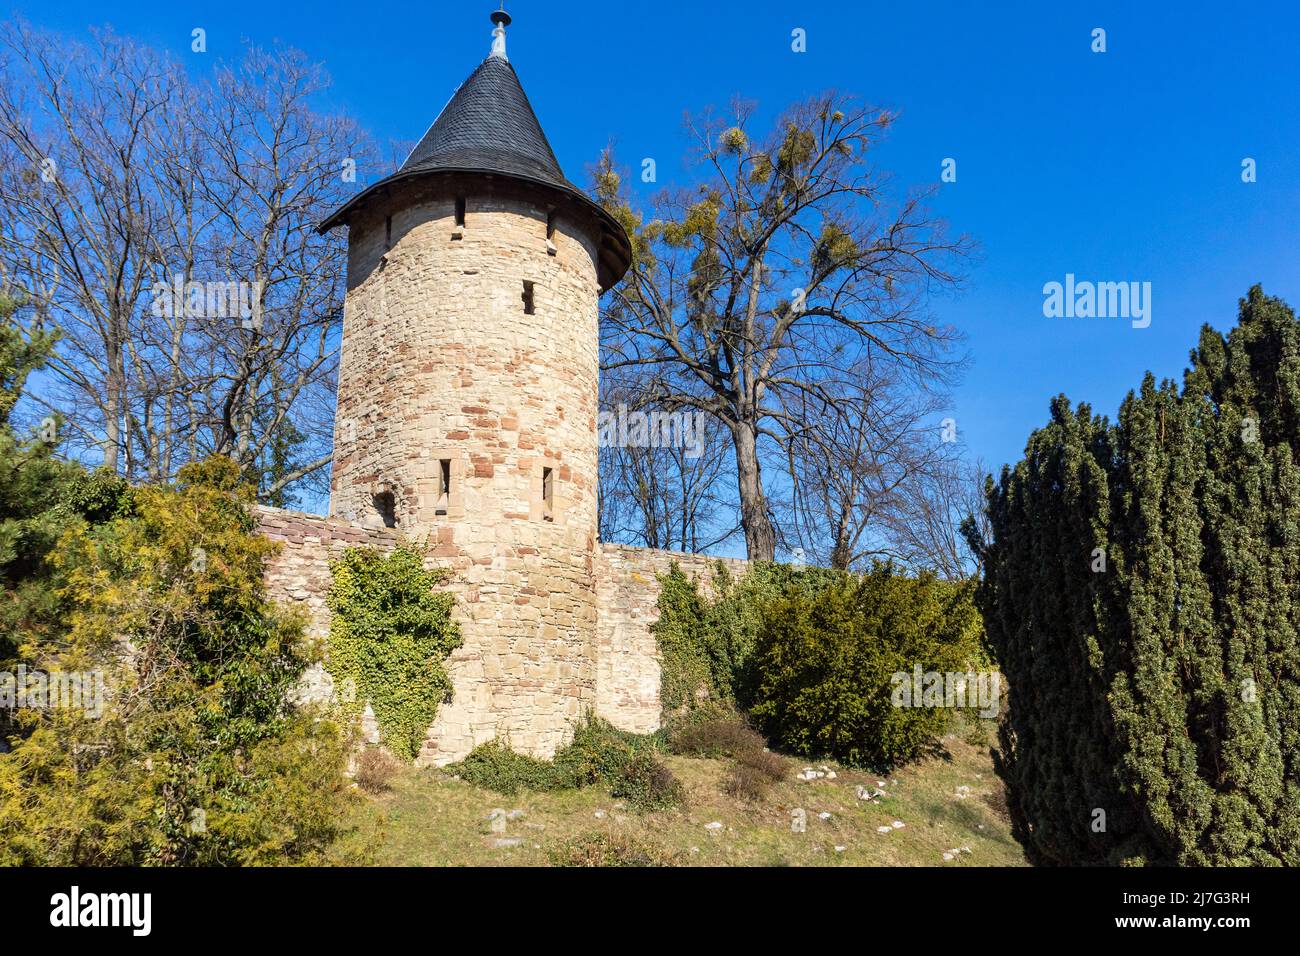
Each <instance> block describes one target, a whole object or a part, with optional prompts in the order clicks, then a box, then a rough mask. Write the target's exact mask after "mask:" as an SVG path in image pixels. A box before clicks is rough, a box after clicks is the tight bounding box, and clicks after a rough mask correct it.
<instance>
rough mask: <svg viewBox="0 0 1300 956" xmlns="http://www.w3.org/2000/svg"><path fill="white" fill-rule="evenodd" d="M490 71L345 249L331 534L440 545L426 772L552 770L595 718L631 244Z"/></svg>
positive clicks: (343, 213)
mask: <svg viewBox="0 0 1300 956" xmlns="http://www.w3.org/2000/svg"><path fill="white" fill-rule="evenodd" d="M492 21H493V23H494V24H495V25H496V26H495V29H494V31H493V34H494V42H493V46H492V53H491V55H489V56H488V58H487V59H486V60H484V61H483V63H482V64H481V65H480V66H479V67H478V68H477V69H476V70H474V72H473V73H471V74H470V76H469V78H468V79H467V80H466V81H465V82H464V83H463V84H462V85H461V86H460V88H459V89H458V90H457V91H456V94H455V95H454V96H453V97H452V99H451V101H450V102H449V103H448V104H447V106H446V107H445V108H444V109H443V111H442V113H441V114H440V115H439V116H438V118H437V120H436V121H435V122H434V124H433V125H432V127H430V129H429V131H428V132H427V133H425V135H424V138H423V139H422V140H421V141H420V143H419V145H417V146H416V148H415V149H414V150H413V151H412V153H411V155H410V156H409V157H407V159H406V162H405V163H404V164H403V165H402V167H401V169H400V170H399V171H398V172H397V173H395V174H394V175H392V176H389V177H388V178H386V179H384V180H382V181H380V182H378V183H375V184H374V185H372V186H370V187H368V188H366V189H365V190H364V191H362V192H361V193H359V194H358V195H357V196H355V197H354V198H353V199H351V200H350V201H349V202H347V203H346V204H345V205H344V206H342V207H341V208H340V209H338V210H337V211H336V212H335V213H333V214H332V215H331V216H330V217H329V219H327V220H326V221H325V222H324V223H322V225H321V229H322V230H327V229H331V228H334V227H335V226H339V225H346V226H347V227H348V276H347V298H346V302H345V306H344V316H343V339H342V355H341V359H340V364H339V383H338V410H337V415H336V425H335V451H334V468H333V479H332V487H331V500H330V512H331V515H332V516H335V517H341V518H346V519H348V520H351V521H356V522H359V523H361V524H363V525H366V526H368V527H374V528H381V527H385V526H387V527H391V528H395V529H397V530H398V531H400V532H402V533H403V534H405V535H406V536H407V537H409V538H411V539H412V540H415V541H417V542H422V543H427V544H428V546H429V549H430V550H429V553H430V555H431V556H432V558H433V559H434V560H435V561H436V563H438V564H440V565H443V566H447V567H451V568H452V569H453V570H454V571H455V578H454V581H455V585H454V586H455V588H456V591H457V598H458V601H457V605H458V615H459V617H460V620H461V626H462V630H463V633H464V645H463V646H462V647H461V648H460V649H459V650H458V651H456V652H455V653H454V654H453V655H452V657H451V658H450V660H449V661H448V669H449V673H450V675H451V677H452V682H453V685H454V691H453V698H452V699H451V700H450V701H446V702H444V703H443V704H442V705H441V707H440V709H439V715H438V718H437V721H436V722H435V724H434V726H433V727H432V728H431V729H430V732H429V736H428V739H427V740H426V743H425V750H424V754H423V755H422V759H423V760H424V761H425V762H433V763H446V762H449V761H451V760H456V759H459V758H460V757H462V756H464V755H465V754H466V753H467V752H468V751H469V750H470V749H471V748H472V747H474V746H475V745H477V744H480V743H483V742H485V741H486V740H490V739H492V738H493V737H498V736H500V737H506V738H508V739H509V741H510V743H511V745H512V746H513V747H514V748H515V749H516V750H520V751H524V752H528V753H532V754H534V755H538V756H550V755H551V754H552V753H554V751H555V750H556V749H557V748H558V747H559V746H560V745H562V744H563V742H564V741H565V738H566V736H567V735H568V734H569V733H570V732H571V727H572V723H573V721H574V720H575V719H576V718H578V717H579V716H580V715H581V713H582V712H583V710H585V709H589V708H593V707H594V703H595V627H596V596H595V584H594V567H593V566H594V562H595V549H596V460H597V441H596V415H597V408H596V393H597V374H598V371H597V369H598V365H597V361H598V356H597V349H598V346H597V300H598V298H599V295H600V293H601V292H602V291H604V290H605V289H608V288H609V287H610V286H612V285H613V284H614V283H616V282H617V281H618V280H619V279H620V278H621V277H622V276H623V274H624V272H625V271H626V270H627V267H628V263H629V259H630V247H629V243H628V239H627V236H626V234H625V233H624V231H623V229H622V228H621V227H620V226H619V225H618V223H617V222H616V221H615V220H613V219H612V218H611V217H610V216H609V215H608V214H607V213H606V212H605V211H604V210H603V209H602V208H601V207H600V206H598V205H597V204H596V203H594V202H592V201H591V200H590V199H589V198H587V196H586V195H585V194H584V193H583V192H582V191H581V190H579V189H578V188H577V187H575V186H574V185H573V184H572V183H570V182H569V181H568V180H567V179H566V178H565V177H564V173H563V172H562V171H561V169H560V166H559V163H558V162H557V161H556V159H555V154H554V153H553V152H552V150H551V147H550V144H549V143H548V142H547V139H546V135H545V134H544V133H543V132H542V128H541V126H540V124H539V123H538V121H537V117H536V115H535V114H534V113H533V109H532V106H531V105H530V104H529V102H528V97H527V96H526V95H525V94H524V91H523V88H522V87H521V86H520V83H519V78H518V77H517V76H516V74H515V71H514V68H513V67H512V66H511V65H510V63H509V61H508V60H507V59H506V51H505V27H506V26H507V25H508V24H509V23H510V17H509V16H508V15H506V14H505V13H504V12H497V13H494V14H493V15H492Z"/></svg>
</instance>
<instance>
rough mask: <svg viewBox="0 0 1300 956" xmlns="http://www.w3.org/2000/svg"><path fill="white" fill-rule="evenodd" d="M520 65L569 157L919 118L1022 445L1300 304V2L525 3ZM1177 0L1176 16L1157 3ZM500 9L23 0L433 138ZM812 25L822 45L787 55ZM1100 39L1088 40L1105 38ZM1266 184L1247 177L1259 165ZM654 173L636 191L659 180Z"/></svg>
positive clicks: (1016, 444) (917, 161)
mask: <svg viewBox="0 0 1300 956" xmlns="http://www.w3.org/2000/svg"><path fill="white" fill-rule="evenodd" d="M507 6H508V9H509V10H510V12H511V13H512V15H513V16H514V17H515V23H514V25H513V26H512V27H511V28H510V32H509V52H510V58H511V62H512V63H513V64H514V66H515V68H516V69H517V70H518V72H519V74H520V77H521V78H522V80H523V83H524V87H525V89H526V90H527V91H528V94H529V96H530V98H531V99H532V101H533V105H534V107H535V108H536V110H537V112H538V114H539V116H540V118H541V120H542V123H543V125H544V127H545V129H546V131H547V133H548V134H549V136H550V140H551V143H552V145H553V146H554V148H555V151H556V153H557V154H558V156H559V158H560V161H561V163H562V164H563V166H564V168H565V171H566V173H568V175H569V177H570V178H571V179H573V180H575V181H578V182H585V172H584V170H585V165H586V164H587V163H589V162H590V161H591V160H592V159H594V157H595V156H596V154H597V153H598V151H599V150H600V148H601V147H602V146H603V145H604V144H605V143H606V142H607V141H608V140H610V139H613V140H614V141H615V143H616V145H617V148H618V152H619V154H620V157H621V159H622V161H623V162H624V163H626V164H629V165H632V164H636V163H639V161H640V159H641V158H642V157H645V156H653V157H655V158H656V160H657V163H658V170H659V180H660V185H664V184H665V183H668V182H670V181H672V180H674V179H675V178H681V177H682V176H683V175H684V167H683V165H682V163H681V160H680V157H681V155H682V152H683V146H684V141H683V138H682V134H681V118H682V113H683V111H684V110H686V109H688V108H689V109H692V110H696V109H699V108H702V107H704V106H706V105H709V104H718V105H725V104H726V102H727V101H728V100H729V99H730V98H731V97H732V95H733V94H735V93H742V94H744V95H745V96H746V97H748V98H752V99H756V100H758V101H759V103H760V104H761V106H762V107H763V108H764V110H765V111H767V113H769V114H770V113H771V112H775V111H777V110H779V109H780V108H781V107H783V106H785V105H786V104H788V103H789V102H791V101H793V100H795V99H797V98H800V97H803V96H805V95H808V94H811V93H815V92H818V91H820V90H823V89H826V88H831V87H834V88H838V89H840V90H843V91H846V92H853V93H856V94H859V95H861V96H862V97H863V98H864V99H867V100H869V101H872V102H874V103H877V104H879V105H882V106H889V107H891V108H895V109H897V110H899V111H901V117H900V121H899V122H898V123H897V124H896V125H895V126H894V128H893V132H892V138H891V140H890V142H889V143H888V145H887V146H886V147H885V148H884V149H882V150H881V152H880V154H879V156H878V159H879V162H880V164H881V166H882V167H884V168H886V169H888V170H890V171H892V173H893V174H894V175H895V177H896V182H897V183H898V185H899V186H900V187H901V186H907V185H919V184H925V183H932V182H937V181H938V179H939V175H940V164H941V162H942V160H943V159H944V158H945V157H952V158H954V159H956V161H957V174H958V178H957V182H956V183H954V184H949V185H945V186H944V187H943V189H942V192H941V193H940V195H939V197H938V199H937V211H938V212H939V213H940V214H941V215H943V216H944V217H945V218H947V219H948V220H949V222H950V223H951V225H952V227H953V228H954V229H955V230H957V231H961V232H966V233H969V234H970V235H972V236H973V237H974V238H975V239H976V240H978V242H979V243H980V245H981V247H982V254H981V260H980V261H979V262H978V263H977V264H975V266H974V268H973V270H972V273H971V277H970V282H969V285H968V288H967V289H966V290H965V291H964V292H963V293H962V294H961V295H959V296H958V297H956V298H953V299H945V300H943V301H940V302H937V303H936V310H937V312H938V314H939V315H940V316H941V317H942V318H944V319H946V320H948V321H951V322H953V323H955V324H956V325H958V326H959V327H961V328H962V329H964V330H965V331H966V333H967V335H968V337H969V346H970V348H971V351H972V353H973V356H974V362H975V364H974V367H973V369H972V370H971V372H970V374H969V375H968V376H967V378H966V381H965V384H964V385H963V386H962V387H961V389H960V390H959V391H958V393H957V395H956V407H955V413H954V414H955V417H956V418H957V421H958V426H959V429H960V430H961V434H962V438H963V440H964V441H965V442H966V443H967V444H968V446H969V447H970V449H971V450H972V451H973V452H974V453H975V454H977V455H979V456H981V457H982V458H984V460H985V461H986V463H987V464H988V465H990V466H992V467H994V468H996V467H997V466H998V465H1000V464H1001V463H1002V462H1005V461H1013V460H1015V459H1016V458H1017V457H1018V456H1019V454H1020V452H1021V450H1022V448H1023V445H1024V441H1025V438H1026V437H1027V435H1028V433H1029V431H1030V430H1031V429H1032V428H1033V427H1035V426H1036V425H1038V424H1041V423H1042V422H1043V421H1044V419H1045V418H1046V413H1047V403H1048V400H1049V398H1050V397H1051V396H1052V395H1054V394H1056V393H1058V392H1062V391H1063V392H1065V393H1066V394H1068V395H1069V396H1070V398H1071V399H1072V400H1074V401H1079V400H1087V401H1090V402H1092V403H1093V405H1094V407H1095V408H1096V409H1097V410H1099V411H1103V412H1106V413H1108V414H1109V413H1113V411H1114V410H1115V408H1116V407H1117V405H1118V403H1119V401H1120V400H1121V399H1122V397H1123V395H1124V393H1125V392H1126V391H1127V390H1128V389H1129V388H1131V387H1134V386H1136V385H1137V384H1138V382H1139V381H1140V379H1141V375H1142V373H1143V371H1144V370H1146V369H1152V370H1153V371H1155V372H1156V373H1157V375H1159V376H1166V375H1170V376H1178V375H1180V374H1181V372H1182V369H1183V367H1184V365H1185V363H1186V358H1187V351H1188V349H1189V348H1191V346H1192V344H1193V343H1194V341H1195V337H1196V332H1197V329H1198V328H1199V327H1200V325H1201V324H1202V323H1203V322H1210V323H1211V324H1213V325H1215V326H1217V327H1220V328H1227V327H1228V326H1230V325H1231V324H1232V322H1233V320H1234V317H1235V314H1236V302H1237V299H1238V297H1240V296H1242V295H1244V294H1245V291H1246V289H1247V288H1248V287H1249V286H1250V285H1251V284H1252V283H1254V282H1262V283H1263V284H1264V288H1265V290H1266V291H1268V292H1270V293H1273V294H1277V295H1281V296H1282V297H1284V298H1286V299H1287V300H1288V301H1290V302H1291V303H1292V304H1293V305H1296V306H1300V260H1297V250H1298V247H1300V244H1298V243H1297V241H1296V240H1297V232H1298V231H1300V149H1298V148H1297V145H1300V144H1298V143H1297V140H1298V139H1300V58H1298V57H1297V56H1296V52H1295V43H1296V39H1297V37H1300V7H1297V5H1295V4H1292V3H1281V2H1278V3H1249V4H1233V5H1228V4H1219V5H1217V8H1216V6H1214V5H1211V4H1201V3H1186V2H1180V3H1168V4H1164V5H1157V4H1153V3H1133V2H1127V3H1066V2H1056V0H1053V2H1022V3H996V2H989V3H972V2H937V0H932V2H926V3H898V2H895V3H888V4H871V5H866V4H861V5H860V4H848V3H843V2H839V3H821V2H807V3H789V2H781V3H777V2H748V3H744V2H735V0H732V2H714V3H698V2H693V3H685V2H677V0H654V2H651V3H644V4H624V3H610V2H608V0H606V2H601V3H595V2H586V0H583V2H572V3H566V2H554V0H552V2H547V3H542V2H541V0H515V2H510V3H508V4H507ZM1157 6H1162V7H1163V9H1155V8H1156V7H1157ZM494 7H495V4H494V3H490V2H486V0H485V2H466V0H457V2H455V3H448V2H436V3H402V4H398V3H386V2H379V0H372V2H367V3H357V2H355V0H353V2H346V3H345V2H335V0H318V2H314V3H310V4H307V3H304V4H301V5H298V4H283V3H277V2H256V3H254V2H239V0H235V2H224V3H209V4H190V3H182V2H174V0H173V2H163V3H155V2H136V3H128V4H121V5H117V4H104V3H102V2H101V0H97V2H84V0H59V2H58V3H55V4H51V3H49V2H48V0H40V2H20V3H18V4H16V5H13V6H11V9H13V10H16V11H17V12H20V13H22V14H23V15H24V16H25V17H26V18H27V19H29V20H31V21H32V22H34V23H36V24H38V25H40V26H45V27H52V28H55V29H58V30H60V31H63V32H66V33H68V34H71V35H76V36H81V35H84V31H85V29H86V28H87V27H88V26H90V25H92V24H95V25H102V24H104V23H111V24H112V25H113V26H114V27H115V28H116V29H117V30H118V31H119V32H121V33H125V34H128V35H131V36H133V37H136V38H138V39H141V40H144V41H146V42H148V43H150V44H153V45H155V46H157V47H159V48H168V49H171V50H173V51H175V53H176V55H178V56H180V57H183V58H192V59H193V60H194V62H195V66H196V69H205V68H206V66H204V65H201V64H202V63H203V62H204V61H201V60H200V59H199V57H198V55H195V54H192V53H190V31H191V30H192V29H193V28H194V27H203V28H204V29H206V31H207V38H208V53H207V56H208V57H229V58H234V57H237V56H238V53H239V45H240V43H241V41H242V40H244V39H248V40H251V41H253V42H256V43H260V44H267V45H269V44H272V43H274V42H276V41H280V42H283V43H286V44H290V45H293V46H297V47H299V48H301V49H303V50H305V51H306V52H307V53H308V54H309V55H310V56H311V57H313V58H314V59H317V60H320V61H322V62H323V63H324V64H325V65H326V67H327V68H328V70H329V71H330V73H331V74H332V76H333V78H334V87H333V90H332V93H331V96H330V102H328V103H323V104H322V106H323V107H325V108H329V109H338V110H342V111H346V112H348V113H350V114H352V115H353V116H355V117H357V118H358V119H359V120H360V121H361V122H362V123H363V124H364V125H365V126H367V127H368V128H369V129H370V130H371V131H372V132H373V133H374V134H376V136H377V137H378V138H379V140H380V141H381V142H386V141H387V140H389V139H404V140H414V139H416V138H418V137H419V136H420V134H422V133H423V132H424V130H425V129H426V128H427V126H428V125H429V123H430V122H431V121H432V120H433V118H434V117H435V116H436V115H437V113H438V111H439V110H440V109H441V108H442V106H443V105H444V104H445V103H446V101H447V99H448V97H449V96H450V95H451V93H452V92H453V91H454V89H455V87H456V86H457V85H458V84H459V83H460V81H461V80H462V79H464V77H465V76H466V75H467V74H468V73H469V72H470V70H471V69H473V67H474V66H475V65H476V64H477V63H478V62H479V61H480V60H481V59H482V58H483V56H485V55H486V54H487V52H488V49H489V46H490V40H491V37H490V31H491V25H490V24H489V23H488V20H487V15H488V13H489V12H490V10H491V9H493V8H494ZM796 27H799V28H803V29H804V30H805V31H806V33H807V52H806V53H803V54H796V53H794V52H792V51H791V48H790V44H791V40H790V34H791V31H792V30H793V29H795V28H796ZM1095 27H1102V28H1104V29H1105V30H1106V33H1107V52H1105V53H1104V54H1095V53H1093V52H1091V50H1090V45H1091V42H1092V41H1091V31H1092V30H1093V28H1095ZM1244 157H1252V158H1254V159H1255V160H1256V161H1257V164H1258V182H1256V183H1253V184H1245V183H1243V182H1242V181H1241V161H1242V159H1243V158H1244ZM637 186H638V188H645V189H649V188H650V187H642V186H641V185H640V184H639V183H638V184H637ZM1067 272H1072V273H1074V274H1075V275H1076V276H1078V277H1079V278H1080V279H1093V280H1099V281H1122V280H1134V281H1147V282H1151V283H1152V306H1153V308H1152V323H1151V326H1150V327H1149V328H1147V329H1141V330H1139V329H1133V328H1131V327H1130V325H1129V323H1128V322H1127V321H1125V320H1119V319H1048V318H1044V316H1043V314H1042V303H1043V294H1042V287H1043V284H1044V283H1045V282H1048V281H1052V280H1057V281H1061V280H1063V278H1064V276H1065V274H1066V273H1067Z"/></svg>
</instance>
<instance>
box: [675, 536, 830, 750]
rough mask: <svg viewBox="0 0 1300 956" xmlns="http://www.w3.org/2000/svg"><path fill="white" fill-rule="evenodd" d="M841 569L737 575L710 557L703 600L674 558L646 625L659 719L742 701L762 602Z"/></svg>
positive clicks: (815, 589) (766, 566) (770, 569)
mask: <svg viewBox="0 0 1300 956" xmlns="http://www.w3.org/2000/svg"><path fill="white" fill-rule="evenodd" d="M843 576H844V574H843V572H839V571H830V570H826V569H823V568H805V567H792V566H790V565H784V564H774V563H759V564H754V565H752V566H751V567H750V568H749V569H748V570H747V572H746V573H745V574H744V575H743V576H742V577H741V578H739V579H737V578H736V577H735V576H733V575H732V573H731V571H730V569H729V568H728V567H727V565H726V564H725V563H724V562H722V561H717V562H715V563H714V566H713V569H712V590H713V600H711V601H710V600H706V599H705V598H704V596H703V595H701V593H700V588H699V583H698V582H697V581H696V580H695V579H693V578H688V577H687V576H686V575H685V574H684V573H683V572H682V570H681V568H680V567H679V566H678V565H677V564H676V563H674V564H673V565H672V566H671V567H670V568H669V571H668V573H667V574H665V575H661V576H660V578H659V583H660V591H659V600H658V609H659V618H658V619H657V620H656V622H655V623H654V624H653V625H652V626H651V631H652V632H653V633H654V635H655V639H656V642H657V644H658V647H659V653H660V667H661V678H660V701H661V706H662V708H663V719H664V723H665V724H668V725H674V724H677V723H679V722H680V721H681V720H682V719H683V717H684V716H685V715H686V714H689V713H690V712H691V711H692V710H694V709H697V708H701V707H704V708H711V707H714V706H717V705H721V706H722V707H724V708H726V709H732V708H735V707H737V706H738V707H741V708H745V707H748V706H749V704H750V703H751V701H752V698H753V688H754V674H753V670H752V667H751V655H752V653H753V649H754V644H755V641H756V640H757V638H758V632H759V630H760V628H761V627H762V621H763V608H764V606H765V605H767V604H768V603H770V602H771V601H774V600H776V599H778V598H781V597H786V596H790V595H795V594H808V595H812V594H816V593H819V592H820V591H821V590H823V589H824V588H826V587H829V586H830V585H831V584H833V583H834V582H836V581H838V580H840V579H841V578H842V577H843Z"/></svg>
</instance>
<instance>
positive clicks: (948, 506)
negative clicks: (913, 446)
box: [886, 457, 990, 578]
mask: <svg viewBox="0 0 1300 956" xmlns="http://www.w3.org/2000/svg"><path fill="white" fill-rule="evenodd" d="M987 474H988V472H987V471H986V469H985V467H984V464H983V463H982V462H980V461H968V460H966V459H962V458H957V457H949V458H945V459H941V463H940V467H936V468H932V469H929V470H927V471H926V472H924V473H923V474H922V475H921V480H920V481H918V482H915V483H913V484H912V485H911V486H910V487H909V488H908V489H907V494H905V495H904V496H903V498H902V501H901V503H900V506H899V507H898V508H896V509H895V510H894V511H893V512H892V513H891V514H890V516H889V521H888V527H887V529H886V534H887V536H888V540H889V541H890V542H891V544H892V546H893V548H894V550H895V552H896V553H897V554H898V556H899V557H900V558H901V559H902V560H903V561H905V562H907V563H908V564H910V565H912V566H913V567H917V568H929V569H932V570H934V571H937V572H938V573H939V574H941V575H943V576H944V577H948V578H964V577H969V576H971V575H973V574H978V573H979V569H980V568H979V558H978V550H977V549H975V548H972V547H971V535H974V539H975V540H976V541H988V540H989V537H990V530H989V524H988V515H987V514H986V512H985V510H984V481H985V478H986V476H987Z"/></svg>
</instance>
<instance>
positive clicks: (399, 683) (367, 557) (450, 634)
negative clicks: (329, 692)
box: [328, 547, 461, 759]
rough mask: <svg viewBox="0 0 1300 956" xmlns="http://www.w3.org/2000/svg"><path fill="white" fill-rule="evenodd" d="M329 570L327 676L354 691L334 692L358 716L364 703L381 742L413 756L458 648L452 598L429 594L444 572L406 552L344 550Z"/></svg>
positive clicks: (445, 689) (447, 687)
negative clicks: (451, 656)
mask: <svg viewBox="0 0 1300 956" xmlns="http://www.w3.org/2000/svg"><path fill="white" fill-rule="evenodd" d="M330 571H331V573H332V574H333V583H332V584H331V585H330V591H329V598H328V604H329V609H330V613H331V617H330V638H329V662H328V669H329V672H330V674H331V676H333V678H334V681H335V683H336V685H338V686H350V687H354V688H355V689H356V693H355V695H352V694H344V695H341V696H343V697H345V698H346V697H352V702H351V704H350V705H345V706H351V707H352V708H354V709H355V711H356V712H358V713H359V712H360V711H361V709H362V708H364V707H365V705H366V703H367V702H369V703H370V706H371V707H372V708H373V710H374V712H375V718H376V720H377V721H378V722H379V732H380V736H381V739H382V741H383V743H384V745H385V746H387V747H388V749H389V750H391V751H392V752H393V753H394V754H395V755H397V756H399V757H403V758H406V759H412V758H414V757H415V755H416V754H417V753H418V752H419V749H420V744H421V742H422V741H423V740H424V735H425V733H426V731H427V730H428V729H429V725H430V724H432V723H433V719H434V717H436V716H437V714H438V705H439V704H440V703H442V701H443V700H444V699H447V698H448V696H449V695H450V694H451V681H450V679H449V678H448V677H447V672H446V669H445V668H444V666H443V665H444V662H445V661H446V659H447V655H448V654H450V653H451V652H452V651H453V650H455V649H456V648H457V647H459V646H460V644H461V635H460V627H459V626H458V625H457V624H456V622H455V621H453V620H452V618H451V611H452V607H453V606H454V604H455V598H454V597H453V596H452V595H451V594H448V593H446V592H441V593H440V592H437V591H435V590H434V588H436V587H437V586H438V585H439V584H441V583H442V582H443V581H444V580H445V579H446V577H447V572H446V571H443V570H438V569H435V570H429V569H427V568H425V566H424V560H423V557H422V555H421V553H420V552H419V550H417V549H415V548H410V547H400V548H397V549H395V550H394V551H393V552H392V553H391V554H388V555H382V554H380V553H379V552H378V551H376V550H375V549H373V548H349V549H348V550H347V551H345V552H344V553H343V555H342V556H341V557H340V558H339V559H338V560H337V561H334V562H332V563H331V564H330Z"/></svg>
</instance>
